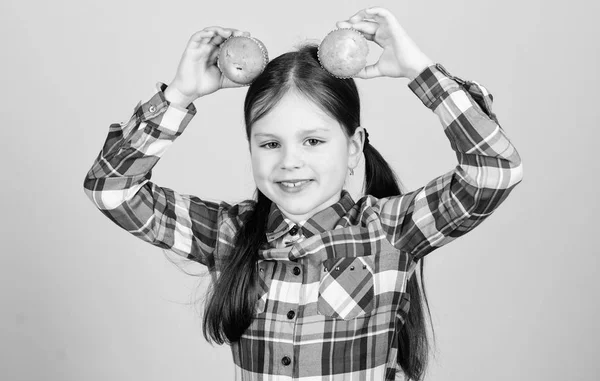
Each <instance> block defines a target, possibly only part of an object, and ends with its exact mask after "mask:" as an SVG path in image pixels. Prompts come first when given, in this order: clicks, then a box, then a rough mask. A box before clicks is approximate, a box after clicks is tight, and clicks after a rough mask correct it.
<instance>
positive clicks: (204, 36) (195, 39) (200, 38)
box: [188, 30, 215, 46]
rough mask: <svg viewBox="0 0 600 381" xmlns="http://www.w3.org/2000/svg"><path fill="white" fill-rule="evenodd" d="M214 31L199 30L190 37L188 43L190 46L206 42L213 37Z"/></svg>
mask: <svg viewBox="0 0 600 381" xmlns="http://www.w3.org/2000/svg"><path fill="white" fill-rule="evenodd" d="M214 35H215V32H214V31H212V30H201V31H198V32H196V33H194V34H192V36H191V37H190V41H189V43H188V45H190V46H198V45H199V44H208V42H209V41H210V39H211V38H213V37H214Z"/></svg>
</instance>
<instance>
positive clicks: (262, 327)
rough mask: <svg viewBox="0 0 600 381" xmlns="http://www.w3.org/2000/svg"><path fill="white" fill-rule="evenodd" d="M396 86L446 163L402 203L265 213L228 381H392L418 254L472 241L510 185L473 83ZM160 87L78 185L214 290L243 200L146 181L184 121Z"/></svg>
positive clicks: (487, 111)
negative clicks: (250, 298) (441, 139)
mask: <svg viewBox="0 0 600 381" xmlns="http://www.w3.org/2000/svg"><path fill="white" fill-rule="evenodd" d="M408 87H409V88H410V89H411V91H412V92H413V93H414V94H415V95H416V96H417V97H419V99H420V100H421V101H422V102H423V104H424V105H425V106H426V107H428V108H429V109H431V110H432V111H433V112H434V113H435V114H436V115H437V116H438V117H439V120H440V121H441V123H442V127H443V129H444V132H445V134H446V136H447V137H448V139H449V140H450V145H451V148H452V149H453V150H454V151H455V152H456V156H457V159H458V164H457V166H456V167H455V169H454V170H452V171H450V172H448V173H446V174H443V175H441V176H439V177H437V178H435V179H433V180H431V181H430V182H429V183H428V184H426V185H425V186H424V187H422V188H420V189H417V190H415V191H413V192H410V193H406V194H404V195H402V196H396V197H388V198H382V199H377V198H375V197H372V196H369V195H367V196H364V197H362V198H361V199H360V200H358V201H356V202H355V201H354V200H352V198H351V196H350V195H349V193H348V192H347V191H345V190H343V191H342V192H341V198H340V200H339V202H337V203H336V204H334V205H332V206H331V207H329V208H327V209H325V210H322V211H321V212H319V213H317V214H316V215H314V216H313V217H312V218H310V219H309V220H307V221H305V222H304V223H303V224H300V225H301V226H296V225H294V224H292V223H290V222H289V220H286V219H285V218H284V216H283V215H282V213H281V211H280V210H279V209H278V208H277V206H276V205H275V204H273V206H272V209H271V211H270V214H269V218H268V226H267V234H266V242H265V244H264V246H263V247H262V248H261V250H260V251H259V253H258V257H259V259H258V263H257V266H258V271H257V274H258V290H259V295H258V301H257V303H256V317H255V319H254V321H253V322H252V324H251V326H250V327H249V328H248V329H247V330H246V332H245V333H244V335H243V336H242V338H241V339H240V340H239V342H236V343H233V344H232V345H231V349H232V352H233V359H234V363H235V369H236V372H235V373H236V380H292V379H293V380H302V381H308V380H393V379H395V377H398V378H400V376H401V375H402V371H401V368H400V367H399V366H398V365H397V362H396V356H397V350H398V335H397V332H398V331H399V330H400V328H401V326H402V324H403V322H404V319H405V317H406V314H407V313H408V309H409V305H410V298H409V295H408V293H407V292H406V287H407V281H408V280H409V278H410V277H411V276H412V275H413V274H414V270H415V268H416V266H417V263H418V260H419V259H420V258H422V257H423V256H424V255H426V254H428V253H430V252H432V251H433V250H435V249H437V248H439V247H441V246H442V245H444V244H447V243H448V242H451V241H452V240H454V239H455V238H457V237H460V236H462V235H463V234H465V233H467V232H469V231H471V230H472V229H473V228H475V227H476V226H477V225H479V224H480V223H481V222H482V221H483V220H484V219H485V218H487V217H488V216H489V215H490V214H492V212H493V211H494V210H495V209H496V208H497V207H498V206H499V205H500V203H501V202H502V201H503V200H504V199H505V198H506V197H507V196H508V194H509V193H510V191H511V190H512V189H513V188H514V186H515V185H516V184H518V183H519V182H520V181H521V179H522V166H521V160H520V157H519V154H518V153H517V151H516V150H515V148H514V147H513V145H512V144H511V142H510V141H509V139H508V138H507V136H506V135H505V133H504V131H503V129H502V128H501V127H500V126H499V124H498V121H497V119H496V117H495V115H494V114H493V113H492V110H491V106H492V95H491V94H489V93H488V92H487V90H486V89H485V88H484V87H483V86H481V85H479V84H478V83H476V82H472V81H465V80H462V79H460V78H457V77H453V76H451V75H450V74H449V73H448V72H447V71H446V70H445V69H444V68H443V67H442V66H441V65H439V64H436V65H432V66H430V67H428V68H426V69H425V70H424V71H423V72H422V73H421V74H420V75H419V76H418V77H416V78H415V79H414V80H412V81H410V82H409V84H408ZM165 88H166V85H165V84H163V83H160V82H159V83H158V84H157V90H156V91H155V93H153V95H152V97H151V99H150V100H149V101H147V102H145V103H142V102H140V103H138V105H137V106H136V108H135V110H134V114H133V116H132V117H131V119H130V120H129V121H128V122H126V123H121V124H112V125H111V126H110V128H109V133H108V137H107V139H106V141H105V143H104V146H103V148H102V150H101V151H100V154H99V155H98V157H97V159H96V160H95V162H94V163H93V166H92V168H91V169H90V171H89V172H88V174H87V176H86V177H85V180H84V189H85V192H86V194H87V195H88V196H89V198H90V199H91V200H92V202H93V203H94V204H95V205H96V206H97V207H98V208H99V210H100V211H101V212H102V213H103V214H105V215H106V216H107V217H108V218H109V219H111V220H112V221H113V222H114V223H116V224H117V225H119V226H120V227H122V228H123V229H125V230H126V231H128V232H130V233H131V234H133V235H134V236H136V237H138V238H140V239H142V240H144V241H147V242H149V243H151V244H153V245H155V246H157V247H160V248H162V249H165V250H169V251H172V252H174V253H177V254H179V255H182V256H184V257H186V258H189V259H192V260H195V261H198V262H200V263H202V264H205V265H206V266H207V267H208V268H209V270H210V271H211V274H213V279H215V278H216V277H218V276H219V272H220V269H221V268H222V264H223V259H224V257H225V256H226V255H227V253H228V252H229V250H230V249H231V247H232V242H233V239H234V236H235V233H236V231H237V230H238V229H239V227H240V223H241V221H242V220H243V218H244V214H246V213H248V212H249V211H251V210H252V208H253V207H254V205H255V202H254V201H252V200H247V201H243V202H240V203H238V204H235V205H230V204H227V203H225V202H221V203H213V202H208V201H203V200H201V199H200V198H198V197H195V196H191V195H184V194H180V193H177V192H175V191H173V190H172V189H168V188H164V187H160V186H158V185H156V184H154V183H153V182H151V181H150V177H151V170H152V168H153V167H154V165H155V164H156V163H157V162H158V160H159V159H160V157H161V155H162V154H163V153H164V152H165V150H167V149H168V148H169V147H170V145H171V144H172V143H173V141H174V140H175V139H176V138H177V137H178V136H179V135H181V134H182V133H183V131H184V129H185V128H186V126H187V125H188V123H189V122H190V120H191V119H192V117H193V116H194V114H195V113H196V109H195V107H194V105H193V104H190V105H189V106H188V107H187V109H183V108H178V107H175V106H174V105H171V104H170V103H169V102H167V101H166V99H165V97H164V93H163V91H164V90H165Z"/></svg>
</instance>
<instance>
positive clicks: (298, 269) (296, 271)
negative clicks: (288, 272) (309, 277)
mask: <svg viewBox="0 0 600 381" xmlns="http://www.w3.org/2000/svg"><path fill="white" fill-rule="evenodd" d="M292 273H293V274H294V275H300V267H298V266H295V267H294V269H293V270H292Z"/></svg>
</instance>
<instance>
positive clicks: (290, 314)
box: [287, 311, 296, 320]
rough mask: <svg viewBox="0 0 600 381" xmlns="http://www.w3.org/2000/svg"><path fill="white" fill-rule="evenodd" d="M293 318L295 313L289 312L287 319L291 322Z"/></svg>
mask: <svg viewBox="0 0 600 381" xmlns="http://www.w3.org/2000/svg"><path fill="white" fill-rule="evenodd" d="M294 316H296V313H295V312H294V311H290V312H288V313H287V318H288V319H290V320H292V319H293V318H294Z"/></svg>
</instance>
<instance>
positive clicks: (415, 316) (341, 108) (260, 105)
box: [203, 45, 433, 380]
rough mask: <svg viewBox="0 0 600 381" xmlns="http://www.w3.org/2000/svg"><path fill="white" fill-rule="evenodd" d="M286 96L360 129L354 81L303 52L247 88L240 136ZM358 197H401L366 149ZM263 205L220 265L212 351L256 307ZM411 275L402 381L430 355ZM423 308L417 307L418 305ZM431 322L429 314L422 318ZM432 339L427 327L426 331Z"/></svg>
mask: <svg viewBox="0 0 600 381" xmlns="http://www.w3.org/2000/svg"><path fill="white" fill-rule="evenodd" d="M290 90H295V91H298V92H299V93H300V94H302V95H304V96H305V97H307V98H308V99H310V100H312V101H313V102H314V103H315V104H316V105H318V106H319V107H320V108H321V109H323V111H325V112H326V113H328V115H330V116H331V117H332V118H334V119H336V120H337V121H339V122H340V124H341V125H342V126H343V128H344V129H345V134H346V135H347V136H351V135H353V134H354V132H355V130H356V128H357V127H358V126H360V98H359V95H358V89H357V87H356V83H355V82H354V80H353V79H338V78H335V77H333V76H332V75H330V74H329V73H327V72H326V71H325V70H323V68H322V67H321V66H320V64H319V61H318V59H317V46H314V45H306V46H304V47H302V48H301V49H299V50H298V51H295V52H289V53H285V54H283V55H281V56H279V57H277V58H275V59H274V60H272V61H271V62H269V64H268V65H267V67H266V68H265V70H264V72H263V73H262V74H261V75H260V76H259V77H258V78H257V79H256V80H255V81H254V82H253V83H252V84H251V85H250V87H249V88H248V92H247V94H246V99H245V102H244V118H245V124H246V135H247V137H248V139H250V132H251V129H252V125H253V124H254V123H255V122H256V121H257V120H259V119H260V118H262V117H263V116H265V115H266V114H267V113H268V112H269V111H271V110H272V109H273V107H275V106H276V105H277V103H278V102H279V100H281V98H283V96H284V95H285V94H286V93H287V92H288V91H290ZM364 154H365V194H369V195H372V196H374V197H377V198H383V197H389V196H397V195H401V194H402V192H401V187H400V185H399V183H398V180H397V177H396V175H395V173H394V172H393V170H392V169H391V168H390V166H389V165H388V163H387V162H386V161H385V160H384V158H383V157H382V156H381V155H380V154H379V152H378V151H377V150H376V149H375V147H373V146H372V145H371V144H366V145H365V147H364ZM270 208H271V200H269V199H268V198H267V197H266V196H265V195H264V194H262V193H261V192H260V191H259V190H258V189H257V190H256V206H255V208H254V209H253V211H252V212H250V213H248V215H247V216H245V218H244V220H243V221H242V222H243V223H242V225H241V226H240V228H239V230H238V232H237V235H236V237H235V244H234V248H233V249H232V252H231V253H230V254H229V255H228V256H227V261H226V262H225V263H224V264H223V268H222V269H221V271H220V276H219V277H218V279H217V281H216V282H215V284H214V286H213V288H212V290H211V294H210V296H209V298H208V300H207V303H206V310H205V314H204V324H203V332H204V336H205V337H206V339H207V340H208V341H214V342H217V343H219V344H223V343H225V342H228V343H231V342H235V341H238V340H239V339H240V337H241V335H242V334H243V333H244V331H245V330H246V329H247V328H248V326H249V325H250V323H251V322H252V319H253V317H254V308H255V307H254V306H255V303H256V291H255V290H254V284H255V281H256V262H257V253H258V250H259V248H260V246H261V245H262V244H263V243H265V242H266V236H265V230H266V223H267V216H268V214H269V210H270ZM420 262H421V268H420V270H421V271H420V272H421V274H420V281H419V280H417V274H415V276H413V277H411V279H410V280H409V281H408V288H407V292H408V293H409V295H410V310H409V313H408V316H407V317H406V319H405V324H404V325H403V327H402V329H401V331H400V333H399V336H398V339H399V343H398V345H399V349H398V359H397V361H398V363H399V364H400V366H401V367H402V370H403V371H404V373H405V374H406V376H407V378H410V379H413V380H420V379H421V378H422V377H423V375H424V372H425V368H426V365H427V360H428V354H429V342H428V340H427V327H426V325H425V314H424V306H426V307H427V310H428V312H429V304H428V302H427V296H426V293H425V288H424V284H423V282H422V279H423V259H421V260H420ZM423 302H424V303H423ZM429 318H430V320H431V314H430V316H429ZM432 332H433V327H432Z"/></svg>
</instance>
